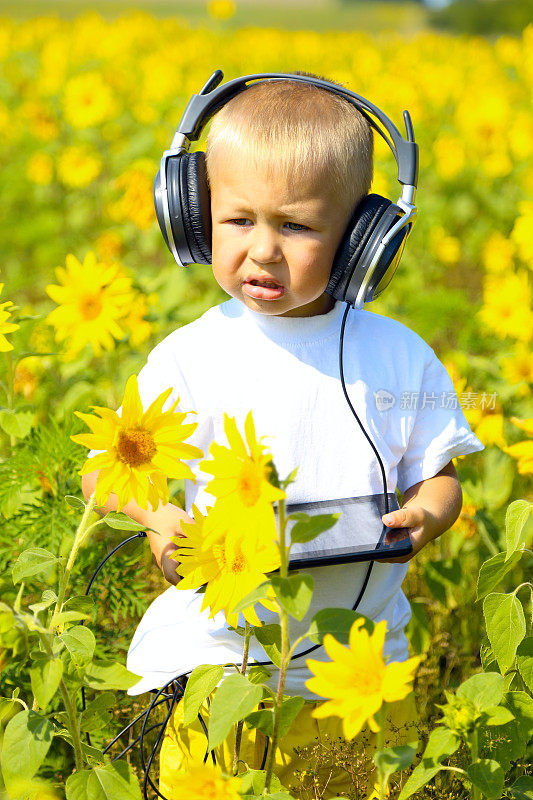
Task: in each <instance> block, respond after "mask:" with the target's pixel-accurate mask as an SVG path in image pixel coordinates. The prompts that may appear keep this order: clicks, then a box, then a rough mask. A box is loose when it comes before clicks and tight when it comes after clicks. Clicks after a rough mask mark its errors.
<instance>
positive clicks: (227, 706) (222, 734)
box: [208, 674, 263, 749]
mask: <svg viewBox="0 0 533 800" xmlns="http://www.w3.org/2000/svg"><path fill="white" fill-rule="evenodd" d="M262 694H263V690H262V688H261V686H255V685H254V684H253V683H250V681H249V680H248V678H246V677H245V676H244V675H240V674H237V675H228V677H227V678H224V680H223V681H222V683H221V684H220V686H219V687H218V689H217V691H216V693H215V695H214V697H213V702H212V703H211V713H210V715H209V726H208V727H209V748H210V749H211V748H213V747H217V745H219V744H221V743H222V742H223V741H224V739H225V738H226V736H227V735H228V733H229V731H230V729H231V727H232V725H234V724H235V723H236V722H238V721H239V720H241V719H244V718H245V717H247V716H248V714H250V713H251V712H252V711H253V709H254V708H255V706H256V705H257V704H258V703H259V701H260V700H261V697H262Z"/></svg>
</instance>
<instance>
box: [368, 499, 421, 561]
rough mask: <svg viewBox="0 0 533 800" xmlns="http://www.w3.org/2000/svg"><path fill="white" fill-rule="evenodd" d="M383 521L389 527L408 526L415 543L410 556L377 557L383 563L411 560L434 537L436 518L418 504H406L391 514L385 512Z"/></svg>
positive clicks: (412, 540) (410, 536)
mask: <svg viewBox="0 0 533 800" xmlns="http://www.w3.org/2000/svg"><path fill="white" fill-rule="evenodd" d="M381 521H382V522H383V524H384V525H386V526H387V527H388V528H393V529H394V528H407V529H408V533H409V538H410V539H411V542H412V545H413V551H412V553H409V555H408V556H401V558H377V559H376V561H379V562H380V563H382V564H405V563H406V562H407V561H410V560H411V559H412V558H413V556H416V554H417V553H418V552H420V550H421V549H422V548H423V547H424V546H425V545H426V544H427V543H428V542H430V541H431V540H432V539H433V538H434V535H432V529H433V527H434V523H435V519H434V517H433V515H432V514H430V513H429V511H427V509H425V508H422V506H418V505H405V506H403V507H402V508H399V509H398V510H397V511H391V512H390V513H389V514H384V515H383V516H382V517H381Z"/></svg>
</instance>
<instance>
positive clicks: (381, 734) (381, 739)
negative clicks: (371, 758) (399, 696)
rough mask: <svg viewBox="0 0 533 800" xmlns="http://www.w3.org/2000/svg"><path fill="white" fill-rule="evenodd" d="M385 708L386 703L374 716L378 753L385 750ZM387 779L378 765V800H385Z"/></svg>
mask: <svg viewBox="0 0 533 800" xmlns="http://www.w3.org/2000/svg"><path fill="white" fill-rule="evenodd" d="M385 706H386V703H383V705H382V706H381V708H380V709H379V711H378V712H377V713H376V714H374V717H375V719H376V722H377V723H378V725H379V731H378V733H377V751H378V753H379V752H380V751H381V750H384V749H385ZM387 782H388V781H387V779H386V777H385V775H384V774H383V772H382V770H381V767H380V766H379V764H378V784H379V800H384V798H385V791H386V789H387Z"/></svg>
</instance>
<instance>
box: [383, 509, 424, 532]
mask: <svg viewBox="0 0 533 800" xmlns="http://www.w3.org/2000/svg"><path fill="white" fill-rule="evenodd" d="M422 516H423V514H422V509H421V508H400V509H399V510H398V511H392V512H391V513H390V514H384V515H383V516H382V517H381V520H382V522H383V523H384V524H385V525H387V527H388V528H414V527H415V525H419V524H420V523H421V522H422Z"/></svg>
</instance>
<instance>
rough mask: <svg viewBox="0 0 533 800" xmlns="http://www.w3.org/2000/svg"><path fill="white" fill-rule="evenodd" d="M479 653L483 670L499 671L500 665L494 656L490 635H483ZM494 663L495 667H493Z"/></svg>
mask: <svg viewBox="0 0 533 800" xmlns="http://www.w3.org/2000/svg"><path fill="white" fill-rule="evenodd" d="M479 655H480V658H481V666H482V667H483V672H494V671H497V666H498V665H497V664H496V659H495V658H494V653H493V652H492V647H491V646H490V642H489V639H488V636H486V635H484V636H483V640H482V642H481V644H480V647H479ZM493 665H494V668H495V669H493Z"/></svg>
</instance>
